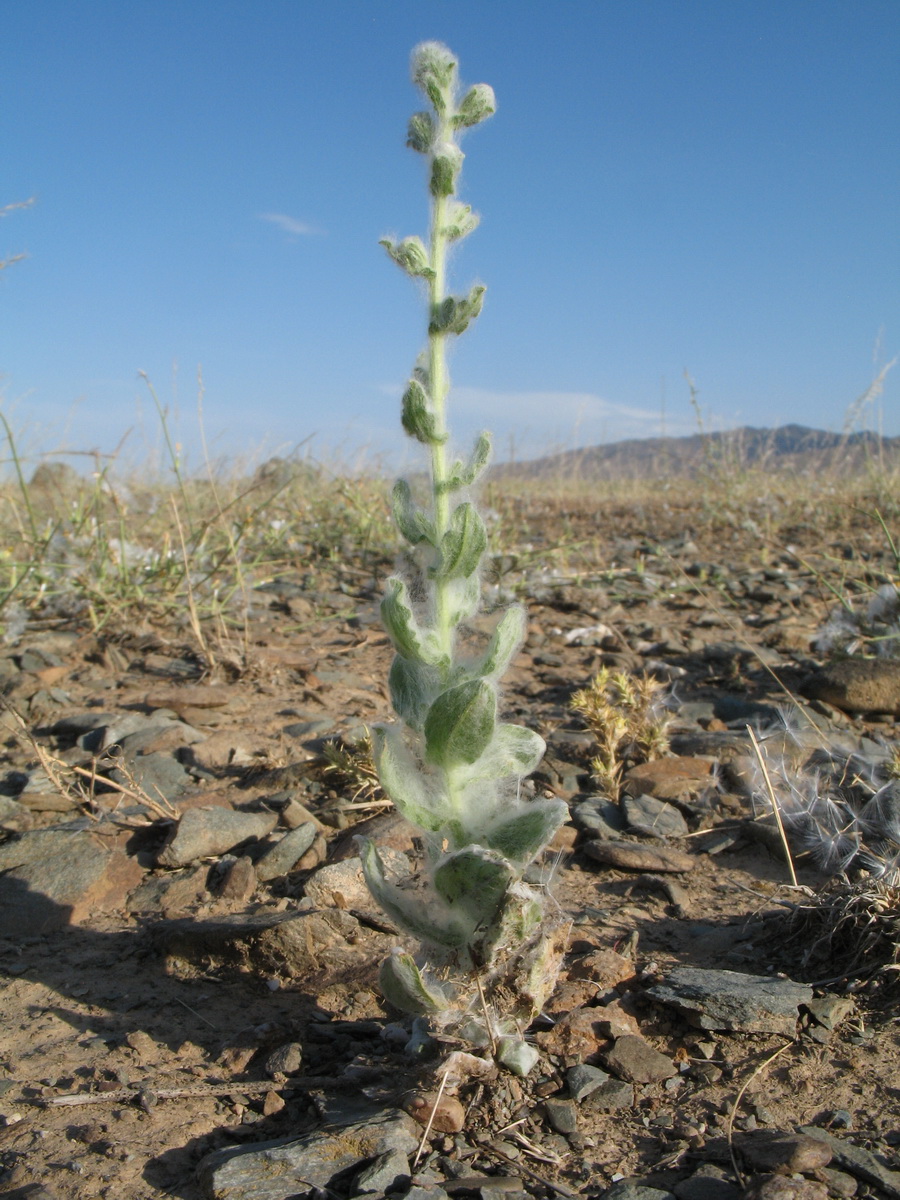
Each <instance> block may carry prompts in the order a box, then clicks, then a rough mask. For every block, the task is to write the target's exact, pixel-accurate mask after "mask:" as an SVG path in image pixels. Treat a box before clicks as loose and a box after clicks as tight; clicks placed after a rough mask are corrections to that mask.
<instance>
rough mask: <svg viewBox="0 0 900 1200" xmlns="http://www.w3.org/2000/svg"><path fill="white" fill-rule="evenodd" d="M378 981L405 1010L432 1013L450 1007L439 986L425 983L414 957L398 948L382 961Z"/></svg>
mask: <svg viewBox="0 0 900 1200" xmlns="http://www.w3.org/2000/svg"><path fill="white" fill-rule="evenodd" d="M378 983H379V985H380V987H381V994H382V996H384V998H385V1000H387V1001H388V1003H389V1004H393V1006H394V1008H399V1009H400V1011H401V1012H406V1013H415V1014H416V1015H422V1016H424V1015H429V1016H430V1015H432V1014H434V1013H439V1012H444V1011H445V1009H447V1008H449V1006H450V1005H449V1001H448V999H447V997H446V996H445V995H444V993H443V991H442V990H441V989H440V988H439V987H435V986H433V985H429V984H428V983H426V982H425V979H424V977H423V975H422V972H421V971H420V970H419V968H418V967H417V966H416V963H415V960H414V959H413V956H412V955H411V954H404V953H403V952H402V951H400V950H395V951H394V952H393V954H392V955H391V956H390V958H386V959H385V960H384V962H383V963H382V964H381V970H380V971H379V972H378Z"/></svg>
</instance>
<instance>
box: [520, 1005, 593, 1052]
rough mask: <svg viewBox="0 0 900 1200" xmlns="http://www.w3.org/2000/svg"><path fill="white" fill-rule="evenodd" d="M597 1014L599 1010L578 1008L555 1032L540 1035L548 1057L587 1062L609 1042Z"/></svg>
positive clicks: (538, 1040) (550, 1031)
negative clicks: (557, 1056)
mask: <svg viewBox="0 0 900 1200" xmlns="http://www.w3.org/2000/svg"><path fill="white" fill-rule="evenodd" d="M596 1014H597V1009H595V1008H575V1009H573V1010H572V1011H571V1012H569V1013H566V1015H565V1016H564V1017H563V1018H562V1019H561V1020H559V1021H557V1022H556V1024H555V1025H554V1026H553V1028H552V1029H551V1030H548V1031H547V1032H546V1033H539V1034H538V1035H537V1038H536V1041H537V1042H538V1044H539V1045H540V1046H541V1048H542V1049H543V1050H546V1051H547V1053H548V1054H559V1055H561V1056H562V1057H563V1058H567V1059H571V1060H572V1061H573V1062H586V1061H588V1060H589V1059H591V1058H593V1056H594V1055H595V1054H597V1053H598V1052H599V1051H600V1050H601V1049H602V1047H603V1046H605V1045H606V1044H607V1041H608V1039H607V1038H606V1037H605V1036H604V1034H603V1031H602V1030H601V1028H600V1022H599V1021H598V1019H597V1015H596Z"/></svg>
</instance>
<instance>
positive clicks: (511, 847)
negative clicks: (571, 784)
mask: <svg viewBox="0 0 900 1200" xmlns="http://www.w3.org/2000/svg"><path fill="white" fill-rule="evenodd" d="M568 816H569V809H568V806H567V805H566V804H565V803H564V802H563V801H562V800H530V801H527V802H525V803H523V804H522V805H521V806H520V807H519V808H518V811H516V812H513V813H512V815H509V814H502V815H500V816H498V817H495V818H494V820H493V821H491V822H490V823H489V824H488V826H487V827H486V829H485V831H484V835H483V836H484V840H485V842H486V843H487V844H488V845H489V846H491V847H492V848H493V849H494V850H499V851H500V853H501V854H504V855H506V857H507V858H509V859H511V860H512V861H513V862H516V863H519V864H520V865H521V866H526V865H527V864H528V863H530V862H531V861H532V860H533V859H534V858H536V857H537V855H538V854H539V853H540V852H541V850H543V848H544V847H545V846H546V845H548V844H549V842H550V840H551V838H552V837H553V835H554V833H556V831H557V829H558V828H559V827H560V825H562V823H563V821H565V820H567V819H568Z"/></svg>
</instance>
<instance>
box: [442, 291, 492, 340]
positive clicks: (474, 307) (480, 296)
mask: <svg viewBox="0 0 900 1200" xmlns="http://www.w3.org/2000/svg"><path fill="white" fill-rule="evenodd" d="M486 291H487V288H485V287H483V286H482V285H481V284H476V286H475V287H473V288H472V290H471V292H469V294H468V296H446V297H445V298H444V300H443V301H442V302H441V303H440V304H439V305H437V307H436V308H435V309H434V311H433V312H432V315H431V322H430V323H429V326H428V332H429V333H457V334H459V333H464V332H465V330H466V328H467V327H468V324H469V322H470V321H474V319H475V318H476V317H477V316H478V314H479V313H480V312H481V309H482V306H483V304H484V293H485V292H486Z"/></svg>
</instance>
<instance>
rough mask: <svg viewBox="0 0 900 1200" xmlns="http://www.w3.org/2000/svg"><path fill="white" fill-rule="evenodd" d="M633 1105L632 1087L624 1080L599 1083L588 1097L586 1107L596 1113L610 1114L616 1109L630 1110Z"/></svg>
mask: <svg viewBox="0 0 900 1200" xmlns="http://www.w3.org/2000/svg"><path fill="white" fill-rule="evenodd" d="M633 1104H634V1086H633V1084H630V1083H626V1082H625V1080H624V1079H610V1080H608V1081H607V1082H606V1083H601V1084H600V1086H599V1087H598V1088H597V1090H596V1091H595V1092H591V1094H590V1096H589V1097H588V1106H589V1107H590V1108H591V1109H592V1110H596V1111H597V1112H611V1111H612V1110H613V1109H616V1108H631V1106H632V1105H633Z"/></svg>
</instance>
